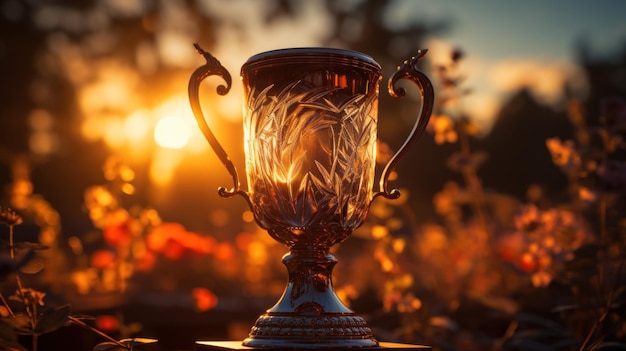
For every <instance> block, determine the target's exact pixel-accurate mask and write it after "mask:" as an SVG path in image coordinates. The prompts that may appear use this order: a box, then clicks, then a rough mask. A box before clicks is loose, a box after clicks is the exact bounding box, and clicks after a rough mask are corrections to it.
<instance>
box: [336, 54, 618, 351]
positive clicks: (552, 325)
mask: <svg viewBox="0 0 626 351" xmlns="http://www.w3.org/2000/svg"><path fill="white" fill-rule="evenodd" d="M462 58H463V53H462V52H461V51H458V50H457V51H454V52H453V53H452V54H451V59H450V63H449V64H448V65H445V66H441V67H437V68H436V73H437V77H438V78H439V79H438V81H439V82H440V88H439V91H438V96H439V97H438V104H437V111H436V113H435V114H434V115H433V116H432V119H431V122H430V125H429V127H428V130H429V131H430V132H431V133H432V134H433V139H434V141H435V143H437V144H446V143H450V144H453V145H457V146H458V151H456V152H453V153H452V154H451V155H450V157H449V159H448V160H447V162H446V164H447V165H448V167H449V168H450V169H451V170H454V171H456V172H458V173H459V174H460V176H461V177H460V178H459V179H461V180H462V182H458V181H449V182H447V183H446V185H445V186H444V187H443V188H442V189H441V191H440V192H439V193H437V194H436V195H435V196H434V198H433V205H434V207H435V209H436V211H437V213H438V214H439V216H440V221H439V222H433V223H426V224H424V225H416V224H415V223H414V222H415V220H414V219H413V218H412V217H411V216H408V215H406V214H407V213H410V209H407V208H406V203H394V202H389V201H384V202H378V203H374V204H373V205H372V209H371V212H370V219H369V221H368V223H367V224H366V225H365V226H364V227H363V228H361V230H360V231H358V232H357V233H355V234H356V235H358V236H360V237H362V238H366V239H369V240H371V242H372V243H374V247H373V250H374V257H375V258H376V259H377V261H378V263H379V266H380V271H381V272H382V274H383V275H382V277H374V278H371V279H374V280H376V279H384V280H386V283H385V284H384V285H383V286H382V288H381V289H380V290H381V291H380V293H381V294H382V299H383V309H384V311H385V313H384V314H377V315H376V316H377V318H376V319H374V321H373V322H372V324H373V325H375V326H376V327H377V328H378V329H377V332H378V333H379V335H384V336H386V337H387V338H389V339H393V340H401V341H405V342H414V343H424V344H430V345H433V347H434V349H436V350H461V349H463V350H478V349H490V350H602V349H607V350H608V349H623V348H625V347H626V343H625V340H626V319H625V318H624V316H625V315H626V314H625V313H624V312H625V310H624V302H626V301H625V299H626V295H625V294H624V292H625V291H626V271H624V265H625V264H626V252H625V250H626V240H625V239H626V238H625V237H624V232H625V231H624V229H625V228H624V226H625V224H626V218H625V217H624V214H625V213H626V208H625V207H624V205H625V203H624V200H625V197H624V192H625V190H626V182H625V181H624V180H625V177H624V175H625V174H626V168H624V167H625V164H624V159H623V153H624V150H625V149H626V144H625V143H624V140H623V135H624V132H625V131H626V128H625V126H626V124H625V123H626V113H625V112H626V103H625V102H624V101H623V100H620V99H617V100H615V99H611V100H607V101H606V102H605V106H604V108H603V112H602V117H601V118H600V121H602V123H601V124H600V125H598V126H591V125H588V124H587V123H586V118H585V116H583V114H582V111H583V108H582V104H581V103H580V102H579V101H577V100H572V101H571V102H570V103H569V111H568V114H569V117H570V121H571V123H572V125H573V126H574V127H575V134H574V135H575V136H576V138H575V139H573V140H565V141H563V140H560V139H556V138H554V139H548V140H546V147H547V149H548V150H549V152H550V154H551V155H552V158H553V162H554V164H555V166H557V167H559V168H560V169H561V170H562V171H563V172H564V174H566V176H567V179H568V182H569V186H568V192H569V198H568V200H566V201H563V202H561V203H553V202H552V201H551V199H549V198H547V197H546V196H545V194H544V193H543V192H542V190H541V189H540V188H539V187H538V186H535V185H531V186H530V187H529V191H528V199H527V201H526V202H525V203H523V202H521V201H519V200H517V199H515V198H513V197H511V196H508V195H506V194H501V193H497V192H494V191H490V190H485V187H484V185H483V184H482V181H481V179H480V177H479V174H480V173H479V167H480V165H481V164H482V163H484V162H486V161H487V155H486V154H485V153H484V152H481V151H474V150H472V145H473V142H472V138H474V137H476V136H477V135H478V132H479V131H478V129H477V127H476V126H475V125H474V124H473V123H472V122H471V121H470V120H469V119H468V118H467V117H466V115H465V114H464V112H463V110H462V104H461V101H462V97H463V96H464V95H466V94H469V93H470V91H469V90H468V89H466V88H465V87H464V85H463V78H464V77H463V74H462V73H461V72H460V64H461V63H462ZM405 201H406V200H405ZM369 276H370V277H371V276H372V274H371V272H370V273H369ZM352 289H354V287H352ZM356 290H357V291H362V290H363V285H361V286H359V289H356ZM344 296H349V297H350V299H351V301H353V302H354V303H358V299H359V297H358V294H355V293H353V294H351V295H344ZM389 316H396V317H398V318H399V320H401V322H400V323H398V322H396V323H389V320H388V318H389ZM377 320H378V321H379V322H378V323H380V325H378V323H377V322H376V321H377ZM397 320H398V319H396V321H397Z"/></svg>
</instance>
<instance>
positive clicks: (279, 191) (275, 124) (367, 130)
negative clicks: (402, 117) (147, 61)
mask: <svg viewBox="0 0 626 351" xmlns="http://www.w3.org/2000/svg"><path fill="white" fill-rule="evenodd" d="M194 46H195V48H196V50H197V51H198V53H199V54H201V55H203V56H204V58H205V59H206V61H207V63H206V64H205V65H204V66H201V67H199V68H198V69H197V70H196V71H195V72H194V73H193V75H192V76H191V78H190V81H189V99H190V103H191V107H192V110H193V113H194V115H195V117H196V119H197V122H198V126H199V128H200V130H201V131H202V133H203V134H204V136H205V137H206V139H207V140H208V142H209V144H210V145H211V147H212V148H213V150H214V151H215V153H216V154H217V156H218V157H219V159H220V161H221V162H222V163H223V164H224V166H225V167H226V169H227V170H228V172H229V173H230V175H231V176H232V179H233V187H232V188H231V189H226V188H223V187H221V188H219V189H218V192H219V195H220V196H222V197H231V196H234V195H240V196H242V197H243V198H244V199H246V201H247V203H248V205H249V206H250V209H251V211H252V212H253V214H254V218H255V220H256V222H257V224H258V225H259V226H260V227H262V228H263V229H265V230H266V231H267V232H268V234H269V235H270V236H271V237H272V238H274V239H275V240H277V241H278V242H280V243H283V244H284V245H286V246H287V247H288V248H289V253H287V254H286V255H285V256H283V259H282V262H283V264H284V265H285V266H286V267H287V270H288V273H289V282H288V284H287V286H286V288H285V291H284V293H283V295H282V297H281V298H280V299H279V301H278V302H277V303H276V304H275V305H274V306H273V307H271V308H270V309H268V310H267V311H266V313H265V314H263V315H261V316H260V317H259V318H258V319H257V321H256V323H255V324H254V326H253V327H252V329H251V331H250V334H249V337H248V338H246V339H245V340H243V342H242V345H243V346H244V347H250V348H283V349H287V348H291V349H295V348H327V349H330V348H332V349H337V348H380V347H381V345H380V343H379V342H378V341H377V340H376V339H375V338H374V336H373V334H372V331H371V329H370V328H369V327H368V326H367V323H366V321H365V320H364V319H363V318H362V317H360V316H358V315H357V314H356V313H355V312H353V311H352V310H350V309H349V308H348V307H346V306H345V305H344V304H343V303H342V302H341V301H340V300H339V298H338V297H337V295H336V294H335V292H334V290H333V286H332V279H331V273H332V269H333V266H334V265H335V264H336V263H337V259H336V258H335V257H334V256H333V255H332V254H331V253H330V248H331V247H332V246H333V245H335V244H337V243H340V242H342V241H344V240H346V239H347V238H348V237H349V236H350V234H351V233H352V231H353V230H354V229H356V228H357V227H359V226H360V225H361V224H362V223H363V221H364V220H365V218H366V216H367V213H368V209H369V206H370V203H371V202H372V200H373V199H375V198H376V197H378V196H383V197H385V198H389V199H395V198H397V197H398V196H400V192H399V191H398V190H397V189H393V190H389V189H388V188H387V183H388V180H389V175H390V173H391V172H392V171H393V169H394V168H395V166H396V164H397V163H398V161H399V160H400V159H401V158H402V157H403V156H404V155H405V154H406V152H407V150H408V149H409V147H410V146H411V145H412V144H413V143H414V142H415V141H416V140H417V139H418V138H419V137H420V135H421V134H422V132H423V131H424V129H425V128H426V125H427V124H428V120H429V118H430V114H431V112H432V108H433V99H434V93H433V87H432V84H431V82H430V81H429V79H428V77H427V76H426V75H425V74H424V73H422V72H421V71H419V70H418V69H417V68H416V63H417V61H419V60H420V59H421V58H422V57H423V56H424V55H425V54H426V50H420V51H418V55H417V56H416V57H413V58H411V59H410V60H407V61H405V62H404V63H403V64H402V65H400V66H399V67H398V69H397V71H396V72H395V73H394V74H393V75H392V76H391V77H390V79H389V82H388V90H389V93H390V94H391V95H392V96H393V97H402V96H404V95H405V90H404V89H403V88H401V87H396V83H397V81H398V80H400V79H407V80H409V81H411V82H413V83H415V84H416V85H417V86H418V87H419V90H420V95H421V99H422V106H421V109H420V111H419V114H418V118H417V120H416V122H415V124H414V126H413V129H412V131H411V132H410V133H409V136H408V137H407V139H406V141H405V142H404V144H403V145H402V146H401V147H400V149H399V150H398V151H397V152H396V154H395V155H394V156H393V157H392V158H391V159H390V161H389V162H388V163H387V165H386V166H385V168H384V169H383V171H382V174H381V176H380V181H379V190H378V191H374V190H373V188H374V181H375V180H374V178H375V165H376V138H377V123H378V94H379V87H378V86H379V83H380V80H381V78H382V72H381V67H380V65H379V64H378V63H377V62H376V61H374V59H372V58H371V57H369V56H367V55H365V54H362V53H359V52H355V51H350V50H342V49H332V48H292V49H280V50H273V51H268V52H264V53H260V54H257V55H254V56H252V57H251V58H249V59H248V61H246V62H245V63H244V65H243V66H242V68H241V79H242V81H243V88H244V109H243V110H244V116H243V124H244V126H243V127H244V151H245V165H246V176H247V186H248V189H247V191H246V190H243V189H241V187H240V181H239V176H238V173H237V170H236V168H235V166H234V164H233V163H232V161H231V159H230V157H229V156H228V154H227V153H226V152H225V151H224V149H223V148H222V146H221V145H220V143H219V142H218V140H217V139H216V138H215V136H214V135H213V133H212V132H211V130H210V128H209V126H208V124H207V122H206V120H205V118H204V116H203V114H202V110H201V107H200V99H199V87H200V83H201V82H202V81H203V80H204V79H205V78H207V77H209V76H212V75H216V76H219V77H221V78H222V79H223V80H224V82H225V85H219V86H218V87H217V93H218V94H220V95H225V94H227V93H228V91H229V90H230V87H231V83H232V80H231V76H230V74H229V73H228V71H227V70H226V69H225V68H224V67H223V66H222V65H221V64H220V62H219V61H218V60H217V59H216V58H215V57H213V56H212V55H211V54H210V53H208V52H206V51H204V50H203V49H202V48H201V47H200V46H198V44H194Z"/></svg>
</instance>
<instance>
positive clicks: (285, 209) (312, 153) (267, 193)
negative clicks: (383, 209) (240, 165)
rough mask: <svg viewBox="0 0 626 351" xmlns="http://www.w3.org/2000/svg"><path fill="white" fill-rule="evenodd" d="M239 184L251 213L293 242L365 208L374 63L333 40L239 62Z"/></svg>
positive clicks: (372, 156) (350, 219)
mask: <svg viewBox="0 0 626 351" xmlns="http://www.w3.org/2000/svg"><path fill="white" fill-rule="evenodd" d="M241 79H242V80H243V85H244V99H245V100H244V137H245V140H244V145H245V155H246V174H247V180H248V193H249V196H250V202H251V205H252V210H253V211H254V214H255V218H256V220H257V222H258V223H259V224H260V225H261V226H262V227H263V228H265V229H267V230H268V232H269V234H270V235H272V236H273V237H274V238H275V239H276V240H278V241H280V242H283V243H285V244H287V245H288V246H290V247H292V248H296V249H297V248H298V247H299V246H309V245H312V244H313V245H314V246H316V245H322V246H324V247H329V246H331V245H333V244H335V243H338V242H340V241H343V240H345V239H346V238H347V237H348V236H349V235H350V233H351V232H352V230H353V229H355V228H356V227H358V226H359V225H361V223H362V222H363V220H364V219H365V218H366V215H367V211H368V208H369V204H370V201H371V200H372V189H373V186H374V173H375V172H374V171H375V163H376V162H375V161H376V131H377V129H376V126H377V120H378V86H379V82H380V79H381V68H380V66H379V65H378V64H377V63H376V62H375V61H374V60H373V59H371V58H369V57H368V56H366V55H363V54H360V53H356V52H353V51H347V50H338V49H323V50H322V49H312V48H301V49H285V50H276V51H270V52H266V53H263V54H260V55H257V56H253V57H251V58H250V59H249V60H248V61H247V62H246V63H245V64H244V65H243V67H242V69H241Z"/></svg>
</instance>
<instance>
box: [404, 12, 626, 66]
mask: <svg viewBox="0 0 626 351" xmlns="http://www.w3.org/2000/svg"><path fill="white" fill-rule="evenodd" d="M397 4H398V5H397V6H398V7H397V9H398V10H399V11H394V15H395V16H397V18H398V20H399V21H401V20H410V19H415V18H424V19H431V18H435V19H436V18H450V19H452V20H453V22H454V26H453V27H452V29H451V31H450V32H449V33H447V35H446V38H447V39H449V40H450V41H452V42H454V43H456V44H457V45H460V46H463V47H466V48H467V50H468V51H476V52H478V53H480V55H482V56H485V57H489V58H492V59H501V58H506V57H539V58H542V57H550V58H572V57H573V56H572V55H573V53H574V51H573V45H574V43H575V41H576V40H578V38H581V37H585V38H588V39H589V41H590V42H591V43H592V44H593V48H594V50H598V51H599V52H606V51H607V50H611V49H613V48H614V46H615V45H616V43H619V42H620V41H621V42H624V41H626V1H622V0H596V1H584V0H569V1H556V0H547V1H540V0H525V1H489V0H472V1H467V0H465V1H464V0H439V1H429V2H426V1H411V0H399V1H397ZM402 17H404V19H402Z"/></svg>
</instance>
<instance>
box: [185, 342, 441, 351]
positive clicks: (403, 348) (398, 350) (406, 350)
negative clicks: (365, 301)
mask: <svg viewBox="0 0 626 351" xmlns="http://www.w3.org/2000/svg"><path fill="white" fill-rule="evenodd" d="M256 349H259V348H258V347H250V346H244V345H242V343H241V341H196V348H195V350H196V351H226V350H256ZM263 349H265V350H281V351H296V350H302V349H306V350H328V349H329V348H328V347H318V346H317V345H307V344H304V345H294V346H292V347H265V348H263ZM332 349H333V350H342V349H345V350H348V349H351V350H354V347H349V346H342V345H335V346H334V347H333V348H332ZM359 350H377V351H385V350H391V351H416V350H419V351H430V350H432V348H431V347H430V346H423V345H412V344H401V343H395V342H379V343H378V346H372V347H363V348H359Z"/></svg>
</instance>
